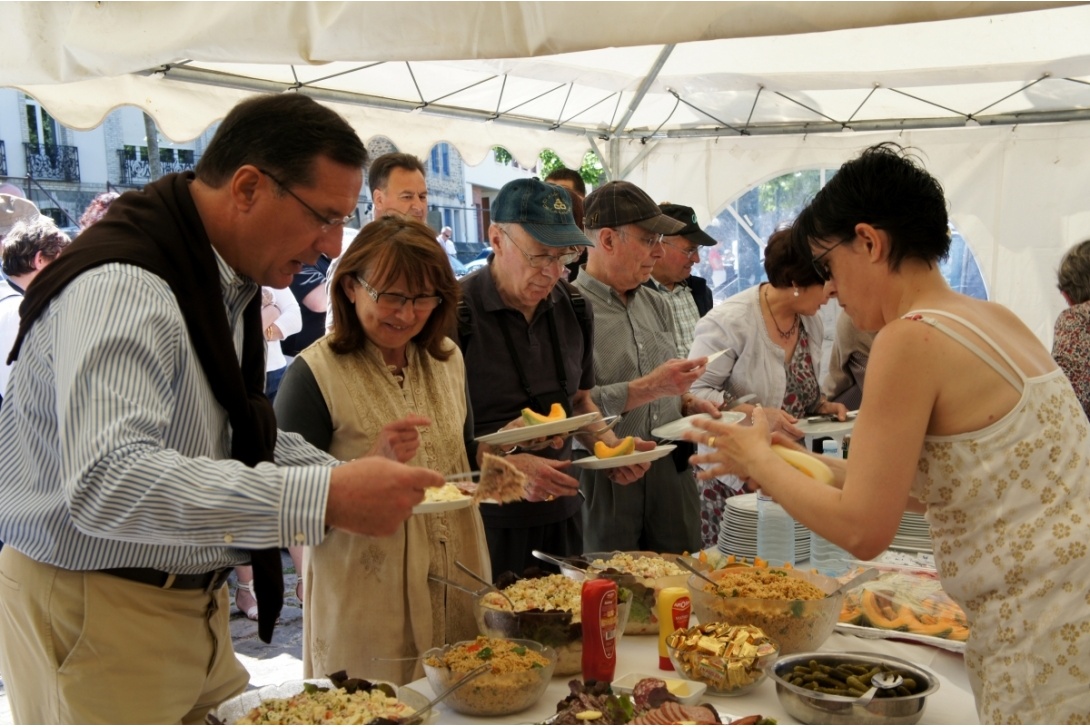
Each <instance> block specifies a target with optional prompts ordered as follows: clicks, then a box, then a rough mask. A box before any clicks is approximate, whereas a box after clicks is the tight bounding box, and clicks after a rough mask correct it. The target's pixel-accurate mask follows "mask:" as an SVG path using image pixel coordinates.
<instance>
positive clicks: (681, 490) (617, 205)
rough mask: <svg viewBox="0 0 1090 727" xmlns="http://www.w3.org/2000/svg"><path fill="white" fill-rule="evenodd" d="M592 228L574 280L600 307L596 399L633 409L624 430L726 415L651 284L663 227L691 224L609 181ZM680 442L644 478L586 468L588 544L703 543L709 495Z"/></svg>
mask: <svg viewBox="0 0 1090 727" xmlns="http://www.w3.org/2000/svg"><path fill="white" fill-rule="evenodd" d="M585 205H586V217H585V218H584V227H585V229H586V234H587V237H589V238H590V239H591V240H592V241H593V242H594V247H591V248H590V253H589V255H588V257H587V265H586V267H585V268H583V269H582V270H581V271H580V272H579V277H577V278H576V279H575V286H576V287H577V288H579V290H580V291H582V293H583V294H584V295H585V296H586V297H587V299H588V300H590V301H591V303H592V304H593V305H594V314H595V321H596V328H595V332H594V355H595V373H596V377H597V382H596V385H595V387H594V389H592V390H591V397H592V398H593V399H594V401H595V403H597V404H598V407H599V408H600V409H601V410H602V411H603V412H604V413H606V414H622V413H623V414H624V419H623V420H622V421H621V424H620V425H619V426H618V427H617V429H616V431H617V434H618V435H619V436H624V435H634V436H640V437H650V436H651V430H653V429H655V428H657V427H659V426H662V425H664V424H668V423H669V422H672V421H675V420H677V419H680V418H681V417H683V416H686V415H689V414H699V413H705V414H708V415H710V416H713V417H717V416H719V412H718V409H717V408H716V407H715V405H714V404H712V403H711V402H708V401H704V400H701V399H698V398H696V397H694V396H693V395H692V394H690V393H688V392H689V386H690V385H691V384H692V383H693V382H694V381H696V379H697V378H699V376H700V375H701V374H702V373H703V372H704V366H705V364H706V363H707V359H706V358H699V359H694V360H683V359H679V358H676V356H677V343H676V342H675V340H674V316H673V314H672V313H671V311H670V306H669V304H668V303H667V302H666V301H665V300H663V298H662V296H661V295H658V294H657V293H655V292H654V291H652V290H650V289H648V288H647V287H646V286H644V283H646V282H647V280H648V279H649V278H650V277H651V271H652V269H653V268H654V266H655V264H656V263H657V261H658V260H660V259H661V258H662V256H663V235H676V234H677V233H679V232H680V231H681V230H683V229H685V225H684V224H683V223H681V222H678V221H677V220H675V219H672V218H671V217H668V216H666V215H664V214H662V211H661V210H660V209H659V207H658V205H656V204H655V203H654V202H653V201H652V200H651V198H650V197H648V196H647V194H646V193H645V192H644V191H643V190H641V189H640V188H639V187H637V186H635V185H634V184H631V183H630V182H623V181H621V182H609V183H608V184H606V185H604V186H603V187H600V188H599V189H596V190H595V191H593V192H591V193H590V195H589V196H588V197H587V199H586V201H585ZM692 451H693V450H692V446H691V445H689V444H687V443H685V442H679V443H678V444H677V449H675V450H674V451H673V452H672V453H671V454H672V456H670V457H664V458H661V459H658V460H656V461H654V462H652V463H651V467H650V469H649V470H648V471H647V474H646V475H644V476H643V477H642V478H640V480H639V481H638V482H636V483H633V484H631V485H629V486H628V487H623V488H622V487H616V486H614V484H613V483H611V482H609V481H607V480H605V479H604V478H602V477H601V475H600V472H601V471H600V470H585V471H584V472H583V473H582V475H581V477H580V479H581V489H582V491H583V493H584V495H585V496H586V506H585V507H584V511H583V546H584V548H585V549H586V550H587V551H600V550H602V551H604V550H653V551H656V552H666V553H681V552H683V551H693V550H697V549H698V548H699V547H700V500H699V497H698V496H697V487H696V481H695V479H694V477H693V472H692V468H691V467H690V466H689V456H690V455H691V454H692Z"/></svg>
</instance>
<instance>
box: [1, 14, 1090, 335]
mask: <svg viewBox="0 0 1090 727" xmlns="http://www.w3.org/2000/svg"><path fill="white" fill-rule="evenodd" d="M0 14H2V17H3V18H4V23H3V28H4V30H3V35H4V43H5V49H6V52H5V53H4V54H3V57H2V58H0V85H4V86H12V87H17V88H19V89H21V90H23V91H24V92H26V93H28V94H29V95H31V96H33V97H34V98H36V99H37V100H38V101H39V102H40V103H41V104H42V105H43V106H44V107H45V108H46V109H47V110H48V111H49V112H50V114H52V115H53V116H54V117H55V118H56V119H58V120H59V121H61V122H62V123H64V124H66V125H68V126H71V127H74V128H91V127H94V126H97V125H98V124H100V123H101V121H102V119H103V118H104V117H105V115H106V114H107V113H109V111H111V110H112V109H114V108H116V107H118V106H120V105H133V106H137V107H140V108H142V109H143V110H145V111H147V112H148V113H149V114H151V115H152V116H153V117H154V118H155V119H156V121H157V123H158V124H159V126H160V128H161V129H162V131H163V133H164V134H165V135H167V136H169V137H170V138H172V139H174V140H177V141H182V140H187V139H191V138H193V137H195V136H196V135H198V134H199V133H200V132H201V131H203V130H204V129H205V128H206V127H207V126H208V125H209V124H210V123H212V122H214V121H215V120H217V119H219V118H222V116H223V115H224V114H225V113H226V111H227V110H228V109H229V108H230V107H231V106H232V105H234V104H235V103H236V102H237V101H238V100H240V99H241V98H244V97H246V96H248V95H250V94H252V93H254V92H281V91H296V92H301V93H307V94H310V95H313V96H315V97H316V98H318V99H320V100H322V101H323V102H326V103H328V104H329V105H331V106H332V107H334V108H335V109H337V110H338V111H339V112H340V113H342V114H343V115H344V116H345V117H346V118H348V119H349V121H350V122H351V123H352V124H353V125H354V126H355V127H356V129H357V130H358V131H359V132H360V135H361V136H362V137H364V138H365V139H368V138H371V137H373V136H376V135H382V136H386V137H388V138H390V139H391V140H392V141H393V142H394V143H395V144H396V145H397V146H398V148H400V149H402V150H403V151H409V152H413V153H416V154H418V155H421V156H424V155H426V154H427V152H428V150H429V149H430V147H431V146H432V145H433V144H434V143H435V142H438V141H446V142H449V143H451V144H453V145H455V146H456V147H457V148H458V149H459V151H460V152H461V153H462V155H463V157H464V158H465V159H466V161H467V162H469V163H476V162H478V161H480V160H481V159H482V158H483V157H484V155H485V154H486V153H487V152H488V150H489V149H490V148H491V147H492V146H494V145H500V146H504V147H506V148H507V149H508V150H509V151H511V152H512V154H513V155H514V156H515V157H516V159H518V160H519V161H521V162H523V163H524V164H526V165H530V164H533V162H534V160H535V159H536V156H537V153H538V152H539V151H540V150H541V149H543V148H551V149H553V150H554V151H556V152H557V153H558V154H559V155H560V156H561V158H562V159H564V160H566V161H567V162H568V163H569V165H573V166H575V165H577V164H578V162H579V160H580V159H581V157H582V155H583V153H584V152H585V151H586V150H587V149H588V148H594V149H595V150H596V151H598V152H599V155H600V156H601V157H602V158H603V159H604V160H606V161H607V164H608V167H609V171H610V173H611V174H612V175H613V176H614V177H623V178H627V179H630V180H632V181H634V182H636V183H637V184H640V185H641V186H643V187H645V188H646V189H647V190H648V191H649V192H650V193H651V194H652V195H653V196H654V197H656V198H660V199H666V198H669V199H671V200H673V201H684V202H685V203H687V204H691V205H692V206H693V207H694V208H696V210H697V212H698V214H699V215H700V216H701V219H705V220H706V219H707V217H708V215H714V214H716V213H717V212H719V211H720V210H721V209H723V207H724V206H725V205H726V204H727V203H729V202H730V201H731V200H732V199H734V198H735V197H737V196H738V195H739V194H741V193H743V192H745V191H746V190H747V189H748V188H749V187H750V186H752V185H753V184H756V183H760V182H762V181H765V180H767V179H770V178H772V177H775V176H777V175H778V174H780V173H784V172H788V171H793V170H796V169H800V168H807V167H813V166H825V167H836V166H838V165H839V164H840V163H841V162H843V161H844V160H845V159H847V158H849V157H851V156H852V155H854V154H855V153H857V152H858V150H859V149H861V148H862V147H864V146H866V145H868V144H870V143H874V142H875V141H879V140H882V139H887V138H894V139H897V140H899V141H901V142H902V143H906V144H911V145H914V146H917V147H919V148H920V149H921V150H922V151H923V152H924V155H925V158H926V161H927V164H928V167H929V168H930V169H931V170H932V171H933V172H934V173H935V174H936V175H937V176H939V178H940V179H942V181H943V182H944V184H945V186H946V189H947V193H948V196H949V198H950V200H951V212H952V216H953V219H954V221H955V224H957V226H958V228H959V230H960V231H961V232H962V234H963V236H964V237H965V239H966V240H967V241H968V242H969V244H970V246H971V247H972V249H973V252H974V254H975V255H976V257H977V259H978V261H979V262H980V264H981V268H982V272H983V275H984V279H985V281H986V283H987V284H988V286H989V289H990V292H991V295H992V297H993V298H994V299H996V300H998V301H1000V302H1002V303H1004V304H1006V305H1008V306H1010V307H1012V308H1013V309H1014V310H1015V311H1016V312H1017V313H1018V314H1019V315H1021V316H1022V317H1023V318H1024V319H1025V320H1027V321H1028V322H1029V323H1030V325H1031V326H1032V327H1033V328H1034V330H1035V331H1036V332H1037V333H1038V334H1039V335H1040V336H1041V337H1042V338H1043V339H1045V340H1046V341H1047V340H1050V335H1051V321H1052V319H1053V318H1054V317H1055V315H1056V313H1057V312H1058V311H1059V309H1060V308H1061V307H1062V301H1061V300H1060V298H1059V296H1058V295H1057V294H1056V293H1055V284H1054V282H1055V267H1056V264H1057V262H1058V260H1059V257H1060V255H1061V254H1062V252H1063V250H1064V249H1066V247H1069V246H1070V245H1071V244H1073V243H1075V242H1077V241H1078V240H1080V239H1083V238H1084V237H1087V236H1090V220H1088V219H1087V212H1086V211H1085V205H1084V204H1080V202H1081V199H1082V196H1081V195H1078V194H1076V192H1075V190H1079V191H1080V192H1081V191H1082V190H1085V189H1087V188H1088V182H1090V164H1088V163H1087V162H1088V161H1090V160H1088V159H1087V158H1086V157H1087V155H1090V145H1088V143H1087V138H1086V137H1087V133H1090V125H1086V124H1085V123H1083V120H1090V46H1088V45H1087V43H1086V40H1085V39H1086V37H1087V31H1090V6H1087V5H1085V4H1082V3H1024V2H1011V3H994V2H950V3H931V2H919V3H906V2H847V3H840V2H830V3H805V2H725V3H720V2H707V3H683V2H675V3H638V2H580V3H574V2H523V3H515V2H495V3H462V2H418V3H413V2H401V3H377V2H376V3H343V2H323V3H299V2H283V3H272V2H251V3H234V2H217V3H185V2H171V3H143V2H131V3H130V2H125V3H110V2H99V3H92V2H79V3H73V2H56V3H32V2H21V3H19V2H16V3H4V4H3V5H2V6H0ZM967 125H968V126H967ZM843 131H850V132H851V133H842V132H843Z"/></svg>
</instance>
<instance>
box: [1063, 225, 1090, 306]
mask: <svg viewBox="0 0 1090 727" xmlns="http://www.w3.org/2000/svg"><path fill="white" fill-rule="evenodd" d="M1056 277H1057V279H1058V281H1059V285H1057V287H1058V288H1059V289H1060V292H1062V293H1064V294H1065V295H1067V297H1068V298H1069V299H1070V300H1071V304H1072V305H1078V304H1079V303H1085V302H1086V301H1088V300H1090V240H1084V241H1083V242H1080V243H1079V244H1078V245H1075V247H1073V248H1071V249H1070V250H1068V251H1067V252H1066V253H1064V256H1063V260H1061V261H1060V269H1059V270H1058V271H1057V272H1056Z"/></svg>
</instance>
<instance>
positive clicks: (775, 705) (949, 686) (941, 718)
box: [408, 633, 979, 724]
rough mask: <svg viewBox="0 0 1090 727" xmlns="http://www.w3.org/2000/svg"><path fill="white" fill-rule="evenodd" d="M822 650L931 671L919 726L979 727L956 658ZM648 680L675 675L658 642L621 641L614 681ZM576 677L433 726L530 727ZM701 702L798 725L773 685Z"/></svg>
mask: <svg viewBox="0 0 1090 727" xmlns="http://www.w3.org/2000/svg"><path fill="white" fill-rule="evenodd" d="M821 650H822V651H862V652H868V653H874V654H882V655H884V656H893V657H898V658H901V659H907V660H909V661H912V662H915V663H917V664H919V665H920V666H923V667H926V668H928V669H930V670H931V671H932V672H934V673H935V674H936V675H937V676H938V677H939V681H940V682H941V686H940V687H939V690H938V691H937V692H935V693H934V694H932V695H931V696H929V697H928V698H927V706H926V708H925V710H924V713H923V718H922V719H921V720H920V724H979V721H978V719H977V715H976V708H975V707H974V702H973V695H972V691H971V690H970V688H969V679H968V675H967V674H966V671H965V663H964V661H963V659H962V657H961V655H960V654H955V653H952V652H949V651H944V650H942V649H938V648H934V647H931V646H923V645H919V644H910V643H905V642H899V641H892V640H888V639H862V638H859V637H856V636H848V635H845V634H839V633H834V634H833V635H832V636H830V637H829V639H828V641H826V642H825V644H824V645H823V646H822V648H821ZM632 672H635V673H640V674H644V675H647V676H663V677H667V676H674V677H677V676H678V675H677V674H674V673H673V672H664V671H659V669H658V639H657V637H655V636H631V635H630V636H624V637H622V638H621V642H620V645H619V647H618V658H617V672H616V674H615V677H621V676H624V675H625V674H628V673H632ZM577 678H579V675H574V676H566V677H554V678H553V680H552V683H551V684H550V685H549V688H548V689H547V690H546V692H545V695H544V696H543V697H542V698H541V699H540V700H539V701H538V703H537V704H535V705H534V706H533V707H531V708H530V709H528V710H525V711H523V712H519V713H517V714H510V715H505V716H503V717H494V718H488V717H469V716H466V715H461V714H458V713H457V712H454V711H453V710H451V709H450V708H449V707H447V706H446V705H445V704H440V705H439V706H438V707H436V716H435V718H434V719H432V720H431V721H432V722H434V723H438V724H514V723H523V724H525V723H532V722H540V721H541V720H543V719H545V718H547V717H550V716H552V715H553V714H554V713H555V712H556V703H557V702H559V701H560V700H561V699H563V698H564V697H565V696H567V694H568V693H569V690H568V682H569V681H571V680H572V679H577ZM408 686H409V687H410V688H412V689H414V690H416V691H418V692H420V693H421V694H424V695H426V696H427V697H429V698H430V697H432V696H433V692H432V691H431V688H430V687H429V686H428V682H427V680H426V679H420V680H417V681H415V682H413V683H411V684H409V685H408ZM701 701H702V702H710V703H711V704H713V705H715V708H716V709H717V710H719V713H720V714H721V715H733V716H734V717H743V716H745V715H750V714H762V715H764V716H766V717H772V718H774V719H775V720H776V721H777V722H779V723H780V724H798V722H796V721H795V720H794V719H793V718H791V717H790V716H788V714H787V712H785V711H784V709H783V708H782V707H781V706H780V702H779V699H778V698H777V697H776V684H775V682H774V681H772V679H766V680H765V681H764V682H763V683H762V684H761V685H760V686H759V687H758V688H757V689H756V690H754V691H752V692H750V693H749V694H745V695H742V696H739V697H707V698H704V699H701Z"/></svg>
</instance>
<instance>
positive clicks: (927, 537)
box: [889, 512, 933, 553]
mask: <svg viewBox="0 0 1090 727" xmlns="http://www.w3.org/2000/svg"><path fill="white" fill-rule="evenodd" d="M889 549H890V550H899V551H902V552H905V553H931V552H933V551H932V545H931V531H930V530H929V529H928V527H927V521H926V520H924V517H923V515H921V514H920V513H917V512H906V513H905V514H904V515H902V516H901V524H900V526H899V527H898V528H897V534H896V535H894V536H893V542H892V543H890V545H889Z"/></svg>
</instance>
